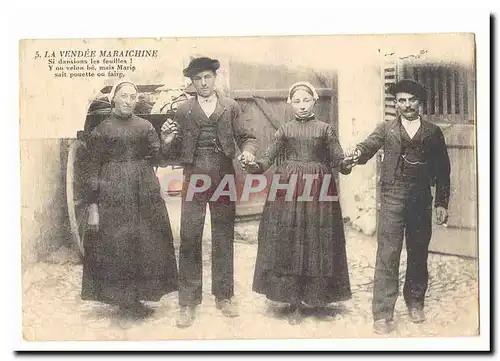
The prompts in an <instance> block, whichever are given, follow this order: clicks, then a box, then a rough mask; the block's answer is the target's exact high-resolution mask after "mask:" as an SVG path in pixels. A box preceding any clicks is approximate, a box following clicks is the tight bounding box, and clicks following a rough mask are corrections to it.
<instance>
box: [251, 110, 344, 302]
mask: <svg viewBox="0 0 500 361" xmlns="http://www.w3.org/2000/svg"><path fill="white" fill-rule="evenodd" d="M280 153H281V154H283V153H284V161H283V162H282V164H281V165H279V166H278V168H277V170H276V173H277V174H280V183H286V182H288V180H289V179H290V177H291V176H292V175H294V174H296V175H297V177H298V181H297V186H296V188H295V192H294V193H293V197H292V199H291V200H288V201H287V200H286V199H285V196H286V194H285V193H284V192H281V194H280V192H278V193H277V195H276V199H275V200H274V201H271V200H270V199H269V197H268V200H267V202H266V204H265V207H264V212H263V215H262V220H261V223H260V227H259V235H258V239H259V244H258V252H257V261H256V265H255V273H254V281H253V290H254V291H255V292H257V293H261V294H265V295H266V296H267V298H268V299H271V300H274V301H279V302H286V303H291V304H297V303H298V302H299V301H302V302H305V303H306V304H308V305H312V306H325V305H326V304H328V303H332V302H336V301H343V300H347V299H349V298H350V297H351V291H350V284H349V274H348V267H347V257H346V248H345V236H344V228H343V223H342V213H341V210H340V204H339V202H338V200H337V201H331V200H321V199H320V194H323V193H322V192H321V186H322V184H323V180H324V178H325V176H326V175H330V176H331V182H330V185H329V188H328V192H325V194H326V195H329V196H335V195H337V189H336V185H335V178H334V176H333V174H332V167H338V168H340V171H341V172H342V173H349V172H350V171H347V170H344V169H342V168H341V167H340V163H341V161H342V159H343V157H344V155H343V151H342V148H341V147H340V144H339V142H338V139H337V137H336V135H335V132H334V130H333V128H332V127H331V126H330V125H329V124H327V123H324V122H321V121H319V120H317V119H316V118H312V119H309V120H306V121H301V120H297V119H295V120H292V121H290V122H288V123H286V124H284V125H283V126H281V127H280V128H279V129H278V131H277V132H276V134H275V137H274V140H273V143H272V144H271V145H270V146H269V148H268V150H267V152H266V153H265V155H264V157H263V158H262V159H261V160H259V161H258V163H259V164H260V165H261V171H265V170H266V169H268V168H269V167H270V166H271V165H272V164H273V162H274V160H275V159H276V157H277V156H278V155H279V154H280ZM305 174H309V175H315V176H316V177H317V179H316V180H315V181H314V182H313V183H312V187H311V192H308V194H311V195H312V201H300V200H298V198H299V196H301V195H302V193H303V191H304V188H305V187H306V188H307V186H306V185H305V180H304V179H303V175H305ZM325 183H326V180H325ZM326 184H328V183H326Z"/></svg>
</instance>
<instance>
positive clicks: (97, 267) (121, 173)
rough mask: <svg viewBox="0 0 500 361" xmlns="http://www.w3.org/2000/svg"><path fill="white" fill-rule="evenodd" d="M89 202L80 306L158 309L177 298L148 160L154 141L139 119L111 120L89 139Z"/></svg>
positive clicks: (166, 227) (162, 211)
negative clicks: (95, 226)
mask: <svg viewBox="0 0 500 361" xmlns="http://www.w3.org/2000/svg"><path fill="white" fill-rule="evenodd" d="M88 144H89V147H90V150H91V157H90V171H89V180H90V182H89V183H90V184H89V197H88V202H89V204H90V203H97V204H98V205H99V231H98V232H97V234H95V235H94V237H88V241H87V242H86V243H85V244H84V251H85V256H84V267H83V280H82V299H84V300H96V301H101V302H105V303H109V304H120V305H123V304H132V303H135V302H138V301H140V300H145V301H159V300H160V298H161V297H162V296H164V295H165V294H168V293H170V292H173V291H175V290H177V264H176V259H175V252H174V246H173V237H172V230H171V228H170V221H169V217H168V213H167V209H166V206H165V203H164V201H163V199H162V197H161V193H160V184H159V182H158V179H157V177H156V175H155V173H154V170H153V166H152V160H154V159H155V157H157V156H158V154H159V151H160V141H159V139H158V135H157V133H156V131H155V129H154V128H153V126H152V125H151V123H150V122H148V121H147V120H145V119H142V118H139V117H137V116H135V115H132V116H131V117H128V118H122V117H118V116H117V115H112V116H110V117H109V118H108V119H106V120H104V121H103V122H102V123H101V124H99V125H98V126H97V127H96V128H95V129H94V130H93V132H92V133H91V136H90V140H89V143H88Z"/></svg>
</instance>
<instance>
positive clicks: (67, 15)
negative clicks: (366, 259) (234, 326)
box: [0, 1, 490, 359]
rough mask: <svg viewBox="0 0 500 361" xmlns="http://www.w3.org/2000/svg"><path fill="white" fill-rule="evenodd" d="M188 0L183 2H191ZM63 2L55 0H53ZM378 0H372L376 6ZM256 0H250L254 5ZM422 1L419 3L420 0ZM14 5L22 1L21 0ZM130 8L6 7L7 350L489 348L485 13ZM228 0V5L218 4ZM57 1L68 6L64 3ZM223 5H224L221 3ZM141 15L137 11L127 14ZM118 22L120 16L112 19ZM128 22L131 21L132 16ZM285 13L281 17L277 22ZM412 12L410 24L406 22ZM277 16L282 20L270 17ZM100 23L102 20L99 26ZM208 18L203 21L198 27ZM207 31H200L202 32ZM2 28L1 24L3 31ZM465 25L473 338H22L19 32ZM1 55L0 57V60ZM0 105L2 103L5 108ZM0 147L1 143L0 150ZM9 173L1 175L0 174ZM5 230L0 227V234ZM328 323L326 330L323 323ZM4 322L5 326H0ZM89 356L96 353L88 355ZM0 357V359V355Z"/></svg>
mask: <svg viewBox="0 0 500 361" xmlns="http://www.w3.org/2000/svg"><path fill="white" fill-rule="evenodd" d="M190 2H191V1H190ZM60 3H62V2H60ZM378 3H379V2H377V4H378ZM254 4H255V2H254ZM419 4H421V2H419ZM21 5H23V4H21ZM194 5H196V4H193V5H192V7H191V9H180V10H173V9H170V10H168V9H157V10H154V9H146V8H141V9H130V8H127V9H126V10H123V9H124V7H125V8H126V7H127V6H126V5H124V4H120V7H119V8H121V9H122V10H116V8H115V9H113V10H111V9H110V10H103V8H104V7H108V8H112V4H111V3H110V2H106V4H105V6H102V2H101V4H98V3H96V4H95V6H94V7H92V8H87V9H65V10H64V11H62V10H57V6H54V8H53V9H33V8H27V7H26V6H24V7H25V8H24V9H22V10H17V11H14V12H13V11H9V10H11V9H8V10H7V12H8V13H9V12H10V14H8V16H7V17H6V21H7V23H6V24H7V25H8V32H9V33H10V34H9V38H8V47H7V48H4V49H3V51H2V53H4V55H3V56H2V57H1V58H2V68H1V69H3V70H4V72H3V74H4V76H5V77H6V79H7V85H4V86H3V87H2V88H3V89H2V92H3V94H2V99H6V100H7V102H6V104H7V107H8V112H7V114H6V113H5V112H3V114H2V119H3V122H2V128H3V134H4V137H3V140H2V142H1V143H2V152H1V153H0V154H2V155H3V157H2V159H3V162H2V163H3V164H2V171H3V172H2V173H3V174H4V177H3V179H2V182H3V184H2V185H3V187H2V189H3V190H4V194H6V195H7V202H6V203H4V204H2V207H3V209H4V212H2V218H3V219H5V220H6V222H5V223H3V222H2V224H3V226H2V228H3V227H4V226H5V227H6V228H5V229H3V230H2V233H3V237H2V239H3V246H4V247H6V249H5V250H4V251H3V252H1V254H2V257H3V259H2V262H1V263H0V264H1V265H2V267H4V269H3V270H2V272H1V275H2V285H3V291H4V292H3V297H2V303H6V304H4V305H3V307H2V309H3V310H4V311H6V310H7V312H8V313H9V315H10V317H9V318H8V320H9V321H11V322H4V320H7V318H6V319H2V322H0V323H1V324H2V328H3V330H2V331H3V334H2V336H4V337H2V338H1V339H2V340H6V341H7V340H8V345H9V346H8V349H9V350H14V349H17V350H81V349H85V350H110V349H112V350H176V349H179V350H339V351H340V350H358V351H361V350H387V349H392V350H429V351H431V350H482V349H488V348H489V326H490V320H489V303H490V299H489V280H490V277H489V270H490V265H489V257H490V255H489V250H490V247H489V241H490V232H489V202H488V200H489V135H490V134H489V119H490V117H489V13H488V11H486V10H483V11H476V10H472V9H465V10H460V11H457V10H452V8H457V6H460V3H457V2H452V3H451V4H444V5H443V6H442V7H441V8H437V7H434V8H430V9H418V10H417V9H412V8H411V7H412V5H415V3H410V4H408V5H409V8H406V9H404V8H403V9H397V8H395V6H396V5H398V6H399V5H400V4H399V3H396V2H394V1H391V2H388V4H387V5H388V6H387V7H386V8H385V9H380V8H378V9H366V8H364V9H363V10H361V8H362V6H361V7H360V8H358V9H349V10H348V9H332V8H325V9H317V8H306V9H299V8H296V7H295V6H294V3H293V2H292V1H287V2H283V3H281V4H279V5H278V6H276V7H275V8H271V6H269V4H268V7H267V8H266V9H265V10H262V9H255V8H254V9H245V10H243V9H234V8H233V9H231V10H228V9H229V8H231V7H234V6H236V3H235V2H231V3H230V2H229V1H226V2H225V4H224V3H222V6H220V3H216V4H215V3H214V4H212V3H205V5H204V6H205V7H206V6H207V5H208V6H210V7H211V8H210V9H201V8H198V9H197V8H195V7H194ZM224 5H227V6H224ZM64 6H65V7H67V6H68V4H67V3H66V2H64ZM223 9H224V10H223ZM137 13H141V14H143V17H141V18H137V17H136V16H135V14H137ZM120 19H125V20H120ZM132 19H133V21H132ZM283 19H286V22H283ZM412 19H417V20H418V19H419V20H418V21H411V20H412ZM280 20H281V22H279V21H280ZM100 24H102V25H100ZM207 25H209V26H207ZM208 28H209V29H210V30H207V29H208ZM5 31H7V29H5ZM416 32H420V33H421V32H425V33H435V32H447V33H450V32H474V33H476V41H477V64H478V66H477V70H478V72H477V89H478V103H477V104H478V105H477V109H478V157H479V159H480V162H479V182H480V188H479V199H481V204H480V210H479V216H480V219H479V221H480V227H479V237H480V251H479V254H480V259H481V264H480V282H481V288H480V310H481V337H476V338H426V339H398V340H397V341H396V340H394V339H333V340H260V341H239V340H235V341H167V342H144V341H141V342H29V343H28V342H24V341H22V340H20V335H21V319H20V315H21V297H20V295H21V280H20V259H21V255H20V235H19V229H20V223H19V220H20V212H19V208H18V205H19V204H20V198H19V194H20V179H19V150H18V121H17V119H18V114H19V112H18V104H19V103H18V92H17V91H16V89H18V69H19V65H18V62H17V58H18V39H21V38H54V37H64V38H80V37H86V38H95V37H100V38H102V37H154V36H157V37H160V36H196V35H200V34H206V35H210V36H220V35H225V36H227V35H234V36H237V35H287V34H289V35H298V34H370V33H378V34H386V33H416ZM5 62H6V63H5ZM4 110H5V108H4ZM4 147H8V148H6V149H4ZM6 175H8V176H6ZM4 232H5V233H4ZM332 327H335V326H334V325H332ZM4 328H6V329H4ZM94 358H95V357H94ZM2 359H4V358H3V357H2Z"/></svg>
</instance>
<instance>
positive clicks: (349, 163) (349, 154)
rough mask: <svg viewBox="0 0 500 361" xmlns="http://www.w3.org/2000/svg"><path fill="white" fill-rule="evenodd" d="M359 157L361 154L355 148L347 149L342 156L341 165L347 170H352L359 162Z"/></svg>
mask: <svg viewBox="0 0 500 361" xmlns="http://www.w3.org/2000/svg"><path fill="white" fill-rule="evenodd" d="M360 156H361V152H360V151H359V149H358V148H357V147H351V148H349V149H347V151H346V152H345V155H344V159H343V160H342V164H343V166H344V167H345V168H347V169H352V168H354V167H355V166H356V165H357V164H358V161H359V157H360Z"/></svg>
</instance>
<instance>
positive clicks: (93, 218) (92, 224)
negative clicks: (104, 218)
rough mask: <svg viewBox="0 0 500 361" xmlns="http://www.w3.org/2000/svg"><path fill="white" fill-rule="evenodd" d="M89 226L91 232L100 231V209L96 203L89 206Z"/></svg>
mask: <svg viewBox="0 0 500 361" xmlns="http://www.w3.org/2000/svg"><path fill="white" fill-rule="evenodd" d="M87 225H88V226H89V229H90V230H91V231H97V230H99V207H98V206H97V204H96V203H92V204H91V205H89V215H88V219H87Z"/></svg>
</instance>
